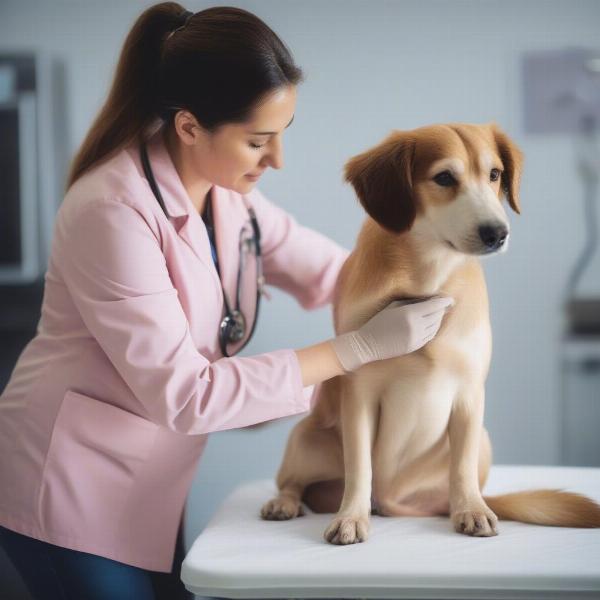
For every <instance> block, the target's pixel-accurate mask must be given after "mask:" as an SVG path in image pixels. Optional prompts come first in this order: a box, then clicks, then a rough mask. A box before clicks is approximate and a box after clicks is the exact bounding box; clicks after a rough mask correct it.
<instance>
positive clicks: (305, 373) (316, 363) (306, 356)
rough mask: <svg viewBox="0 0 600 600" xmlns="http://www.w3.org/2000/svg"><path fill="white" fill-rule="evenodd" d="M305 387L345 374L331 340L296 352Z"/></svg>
mask: <svg viewBox="0 0 600 600" xmlns="http://www.w3.org/2000/svg"><path fill="white" fill-rule="evenodd" d="M295 352H296V356H297V357H298V362H299V363H300V372H301V373H302V385H303V386H304V387H306V386H309V385H313V384H315V383H320V382H321V381H325V380H326V379H331V378H332V377H335V376H336V375H343V374H344V373H345V370H344V367H343V366H342V363H341V362H340V359H339V358H338V355H337V354H336V352H335V350H334V348H333V344H332V343H331V340H326V341H324V342H320V343H319V344H314V345H313V346H307V347H306V348H301V349H299V350H295Z"/></svg>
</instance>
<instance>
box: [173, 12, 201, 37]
mask: <svg viewBox="0 0 600 600" xmlns="http://www.w3.org/2000/svg"><path fill="white" fill-rule="evenodd" d="M194 14H195V13H193V12H192V11H190V10H184V11H183V12H181V13H179V15H177V16H178V18H179V19H184V21H183V25H180V26H179V27H177V29H174V30H173V31H171V33H169V35H168V36H167V39H169V38H170V37H171V36H172V35H173V34H174V33H177V32H178V31H180V30H181V29H183V28H184V27H185V26H186V25H187V24H188V21H189V20H190V19H191V18H192V17H193V16H194Z"/></svg>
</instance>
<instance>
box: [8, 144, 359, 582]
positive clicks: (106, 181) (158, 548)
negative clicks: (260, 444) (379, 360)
mask: <svg viewBox="0 0 600 600" xmlns="http://www.w3.org/2000/svg"><path fill="white" fill-rule="evenodd" d="M148 153H149V158H150V162H151V165H152V168H153V172H154V175H155V177H156V180H157V182H158V185H159V187H160V189H161V192H162V195H163V198H164V201H165V204H166V207H167V211H168V212H169V214H170V215H171V216H172V218H171V219H167V217H166V216H165V214H164V213H163V212H162V209H161V208H160V205H159V204H158V202H157V201H156V199H155V198H154V196H153V195H152V192H151V190H150V187H149V185H148V182H147V180H146V179H145V177H144V174H143V170H142V167H141V164H140V160H139V153H138V150H137V148H136V147H131V148H128V149H126V150H123V151H122V152H120V153H118V154H117V155H115V156H114V157H113V158H112V159H110V160H108V161H107V162H105V163H103V164H101V165H99V166H97V167H95V168H94V169H92V170H91V171H90V172H88V173H87V174H85V175H84V176H83V177H81V178H80V179H79V180H78V181H77V182H76V183H75V184H74V185H73V186H72V187H71V189H70V190H69V192H68V193H67V195H66V197H65V199H64V202H63V203H62V205H61V207H60V210H59V211H58V215H57V219H56V223H55V228H54V237H53V242H52V250H51V257H50V261H49V265H48V271H47V273H46V278H45V292H44V299H43V304H42V313H41V319H40V322H39V325H38V331H37V334H36V336H35V338H34V339H33V340H32V341H31V342H30V343H29V344H28V345H27V347H26V348H25V350H24V351H23V353H22V354H21V356H20V357H19V360H18V362H17V365H16V367H15V369H14V371H13V373H12V375H11V378H10V380H9V382H8V385H7V387H6V389H5V390H4V392H3V393H2V395H1V396H0V524H1V525H3V526H4V527H7V528H9V529H12V530H14V531H17V532H20V533H22V534H25V535H28V536H30V537H33V538H37V539H40V540H45V541H47V542H50V543H52V544H56V545H59V546H64V547H67V548H72V549H75V550H80V551H84V552H89V553H92V554H98V555H101V556H105V557H108V558H112V559H114V560H118V561H121V562H124V563H127V564H130V565H135V566H138V567H141V568H144V569H150V570H155V571H164V572H167V571H170V569H171V566H172V560H173V552H174V546H175V539H176V535H177V528H178V525H179V522H180V519H181V516H182V513H183V509H184V505H185V500H186V496H187V493H188V490H189V487H190V484H191V480H192V478H193V476H194V472H195V469H196V466H197V463H198V460H199V458H200V456H201V454H202V451H203V449H204V446H205V443H206V441H207V434H208V433H210V432H211V431H220V430H224V429H231V428H236V427H244V426H247V425H251V424H254V423H259V422H263V421H268V420H271V419H277V418H279V417H285V416H288V415H294V414H297V413H302V412H305V411H307V410H309V409H310V407H311V404H312V402H313V401H314V398H315V395H316V388H315V389H313V388H306V389H303V387H302V380H301V374H300V367H299V364H298V361H297V358H296V355H295V353H294V351H293V350H292V349H285V350H275V351H273V352H267V353H264V354H260V355H256V356H247V357H233V358H223V357H222V355H221V352H220V349H219V342H218V328H219V323H220V320H221V317H222V313H223V298H222V292H221V287H220V283H219V277H218V274H217V271H216V269H215V266H214V263H213V260H212V257H211V251H210V244H209V240H208V235H207V232H206V228H205V226H204V222H203V221H202V219H201V217H200V215H199V214H198V212H197V211H196V210H195V208H194V206H193V205H192V203H191V201H190V199H189V196H188V195H187V193H186V191H185V188H184V187H183V184H182V183H181V180H180V179H179V176H178V175H177V171H176V170H175V168H174V166H173V163H172V162H171V160H170V157H169V154H168V152H167V151H166V148H165V146H164V144H163V142H162V138H161V136H160V135H155V136H154V138H153V139H152V141H151V143H150V144H149V146H148ZM213 194H214V195H213V219H214V223H215V229H216V238H217V249H218V255H219V259H220V264H221V272H222V275H223V280H224V285H225V290H226V293H227V294H228V297H229V298H231V299H233V298H234V293H235V278H236V274H237V257H238V246H237V244H238V235H239V231H240V228H241V227H242V225H243V224H244V222H246V221H247V220H248V212H247V210H246V207H245V206H244V204H243V202H242V198H241V196H240V195H239V194H237V193H235V192H232V191H230V190H227V189H223V188H219V187H216V186H215V188H214V189H213ZM247 198H248V200H249V202H250V204H251V205H252V206H253V207H254V209H255V212H256V215H257V218H258V222H259V224H260V227H261V230H262V237H261V241H262V248H263V255H264V273H265V277H266V282H267V283H268V284H271V285H274V286H277V287H279V288H281V289H283V290H285V291H287V292H289V293H290V294H292V295H293V296H294V297H295V298H296V299H297V300H298V302H299V303H300V304H301V305H302V306H303V307H304V308H306V309H312V308H317V307H321V306H324V305H326V304H328V303H330V302H331V300H332V293H333V289H334V285H335V281H336V279H337V276H338V273H339V270H340V268H341V265H342V263H343V262H344V260H345V259H346V256H347V254H348V251H347V250H345V249H344V248H342V247H340V246H338V245H337V244H335V243H334V242H333V241H331V240H329V239H327V238H326V237H324V236H323V235H321V234H319V233H317V232H315V231H313V230H310V229H308V228H305V227H302V226H301V225H299V224H298V223H296V221H295V220H294V219H293V218H292V217H291V216H290V215H289V214H287V213H286V212H285V211H283V210H282V209H280V208H278V207H277V206H275V205H273V204H271V203H270V202H269V201H268V200H267V199H266V198H265V197H264V196H262V195H261V193H260V192H258V191H257V190H254V191H252V192H251V193H250V194H248V195H247ZM267 314H268V304H267V303H265V302H263V303H262V306H261V315H262V318H265V317H266V315H267ZM317 341H319V340H315V342H317Z"/></svg>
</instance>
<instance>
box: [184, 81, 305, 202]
mask: <svg viewBox="0 0 600 600" xmlns="http://www.w3.org/2000/svg"><path fill="white" fill-rule="evenodd" d="M295 108H296V86H286V87H282V88H278V89H277V90H276V91H274V92H273V93H271V94H270V95H269V96H267V97H266V98H265V99H264V101H263V102H262V103H261V104H260V105H259V106H257V107H256V108H255V110H254V112H253V114H252V115H251V117H250V120H249V121H247V122H245V123H227V124H225V125H221V126H220V127H218V128H217V130H216V131H215V132H213V133H209V132H206V131H205V130H203V129H202V128H199V127H196V128H195V129H194V134H195V135H194V139H195V142H194V143H193V144H191V145H190V150H191V156H190V158H191V161H192V162H193V166H194V171H195V172H196V173H197V174H198V177H200V178H202V179H203V180H205V181H209V182H211V183H213V184H216V185H218V186H221V187H224V188H227V189H231V190H234V191H236V192H239V193H241V194H244V193H247V192H249V191H250V190H251V189H252V188H253V187H254V186H255V185H256V182H257V181H258V180H259V179H260V176H261V175H262V174H263V173H264V171H265V170H266V169H267V167H272V168H273V169H281V167H282V166H283V132H284V131H285V129H286V128H287V127H288V126H289V125H290V124H291V122H292V120H293V118H294V111H295Z"/></svg>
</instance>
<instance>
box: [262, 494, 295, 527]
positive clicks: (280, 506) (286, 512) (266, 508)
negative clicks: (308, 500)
mask: <svg viewBox="0 0 600 600" xmlns="http://www.w3.org/2000/svg"><path fill="white" fill-rule="evenodd" d="M260 516H261V518H263V519H265V520H267V521H286V520H288V519H293V518H294V517H303V516H304V509H303V508H302V504H301V503H300V502H299V501H298V500H294V499H293V498H289V497H286V496H277V498H273V500H269V501H268V502H265V504H264V505H263V507H262V508H261V510H260Z"/></svg>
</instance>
